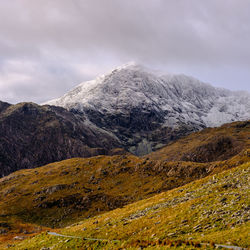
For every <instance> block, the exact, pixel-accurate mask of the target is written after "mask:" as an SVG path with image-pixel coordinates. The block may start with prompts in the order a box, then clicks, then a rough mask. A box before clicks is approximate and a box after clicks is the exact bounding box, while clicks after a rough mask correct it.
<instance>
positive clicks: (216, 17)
mask: <svg viewBox="0 0 250 250" xmlns="http://www.w3.org/2000/svg"><path fill="white" fill-rule="evenodd" d="M249 8H250V1H249V0H238V1H235V0H209V1H200V0H189V1H186V0H128V1H124V0H84V1H83V0H72V1H67V0H54V1H51V0H43V1H33V0H12V1H2V2H1V5H0V31H1V32H0V99H1V100H6V101H11V102H18V101H24V100H27V101H30V100H31V101H36V102H42V101H45V100H46V99H50V98H54V97H57V96H60V95H61V94H63V93H64V92H65V91H67V90H68V89H69V88H71V87H73V86H74V85H76V84H77V83H79V82H81V81H84V80H87V79H91V78H93V77H95V76H96V74H99V73H104V72H105V70H109V69H111V68H112V67H115V66H118V65H119V64H121V63H126V62H127V61H131V60H134V61H137V62H138V63H142V64H145V65H146V66H148V67H152V68H159V69H161V70H163V71H169V72H171V71H172V72H176V73H186V74H190V75H193V76H196V77H198V78H200V79H201V80H203V81H206V82H211V83H212V84H214V85H218V86H221V87H226V88H227V87H228V88H231V89H237V88H238V89H246V90H250V87H249V80H250V72H248V71H249V70H248V69H249V67H250V50H249V44H250V16H249V14H248V11H249ZM11 61H12V62H13V61H15V62H20V64H19V66H18V68H17V65H15V66H14V65H13V64H12V65H11V64H10V63H9V62H11ZM22 62H24V63H23V65H22ZM27 65H33V67H31V68H29V67H27ZM84 68H85V69H84ZM18 75H19V76H20V79H18ZM14 76H15V77H16V78H15V77H14ZM25 76H26V77H25ZM236 81H237V82H236ZM239 81H240V82H239Z"/></svg>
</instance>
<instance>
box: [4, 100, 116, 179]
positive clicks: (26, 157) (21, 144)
mask: <svg viewBox="0 0 250 250" xmlns="http://www.w3.org/2000/svg"><path fill="white" fill-rule="evenodd" d="M118 145H119V143H118V141H117V139H116V138H114V137H113V136H112V135H110V134H109V133H107V132H106V131H104V130H101V129H99V128H95V127H93V126H91V127H89V126H88V123H87V122H86V118H85V117H84V116H83V115H77V114H74V113H72V112H69V111H67V110H65V109H64V108H61V107H52V106H39V105H37V104H34V103H20V104H17V105H10V104H8V103H3V102H0V176H4V175H7V174H9V173H11V172H14V171H16V170H18V169H22V168H31V167H36V166H41V165H44V164H47V163H50V162H55V161H59V160H63V159H67V158H72V157H77V156H80V157H86V156H92V155H98V154H106V153H108V152H109V150H110V149H112V148H115V147H117V146H118Z"/></svg>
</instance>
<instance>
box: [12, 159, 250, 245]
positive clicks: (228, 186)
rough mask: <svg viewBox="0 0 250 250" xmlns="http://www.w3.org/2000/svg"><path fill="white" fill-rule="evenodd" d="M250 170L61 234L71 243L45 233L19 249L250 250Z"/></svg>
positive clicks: (244, 167)
mask: <svg viewBox="0 0 250 250" xmlns="http://www.w3.org/2000/svg"><path fill="white" fill-rule="evenodd" d="M249 170H250V164H249V163H247V164H243V165H241V166H239V167H237V168H234V169H231V170H227V171H225V172H222V173H220V174H216V175H214V176H209V177H206V178H204V179H201V180H198V181H194V182H192V183H190V184H187V185H185V186H183V187H180V188H177V189H174V190H170V191H167V192H164V193H161V194H159V195H156V196H154V197H152V198H149V199H145V200H142V201H139V202H137V203H133V204H130V205H127V206H125V207H123V208H121V209H116V210H113V211H111V212H108V213H104V214H102V215H99V216H96V217H94V218H90V219H85V220H83V221H81V222H79V223H77V224H75V225H72V226H70V227H67V228H65V229H62V230H57V231H56V232H57V233H59V234H62V235H66V236H71V238H68V237H66V238H63V237H60V236H56V235H49V234H48V233H42V234H40V235H38V236H35V237H33V238H31V239H27V240H24V241H22V242H21V243H19V244H17V245H16V246H14V247H13V249H26V248H27V247H28V248H29V249H42V247H44V249H45V248H46V247H47V248H46V249H48V247H49V249H52V248H53V249H55V248H57V249H72V248H88V247H90V248H95V249H103V248H105V249H119V248H130V247H132V248H138V247H141V248H150V247H151V248H150V249H152V247H159V246H162V247H163V246H165V247H169V246H172V248H177V247H179V248H181V247H182V248H188V249H189V248H190V249H194V248H195V249H196V248H199V247H201V246H202V245H201V244H205V243H207V244H208V246H209V247H210V248H214V246H215V245H214V244H215V243H216V244H222V245H234V246H241V247H249V246H250V244H249V241H248V240H249V238H248V233H249V229H250V224H249V220H250V214H249V206H250V200H249V188H250V186H249V183H250V182H249V179H248V178H249V174H250V172H249ZM74 237H76V238H74ZM93 239H104V240H101V241H98V240H93ZM105 239H106V240H105Z"/></svg>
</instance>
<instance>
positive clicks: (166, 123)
mask: <svg viewBox="0 0 250 250" xmlns="http://www.w3.org/2000/svg"><path fill="white" fill-rule="evenodd" d="M46 104H49V105H55V106H62V107H64V108H66V109H69V110H74V111H79V112H83V113H84V114H85V115H86V116H87V117H88V119H89V120H90V121H91V122H92V123H94V124H95V125H97V126H99V127H102V128H106V129H107V130H108V131H111V132H112V133H114V134H116V135H117V136H118V137H119V136H120V139H121V140H124V141H126V143H128V144H131V145H133V147H132V149H131V151H133V150H137V149H138V147H139V148H140V147H144V149H141V148H140V150H142V151H144V150H146V151H150V150H153V149H155V148H157V147H159V146H160V145H162V143H163V144H165V143H166V142H167V141H166V140H161V143H159V142H158V143H156V144H157V145H156V144H154V143H153V144H154V145H153V144H152V142H149V141H152V140H155V139H154V138H153V139H152V138H151V135H149V133H148V131H151V132H152V131H156V130H157V131H158V132H157V135H159V134H162V133H163V132H162V131H163V130H162V129H165V132H164V133H166V129H167V128H179V129H180V130H182V131H183V128H185V129H184V130H185V131H186V132H185V133H188V132H190V130H199V129H201V128H204V127H216V126H219V125H221V124H223V123H228V122H232V121H239V120H247V119H250V94H249V93H247V92H233V91H229V90H226V89H219V88H215V87H213V86H211V85H209V84H205V83H203V82H201V81H199V80H197V79H195V78H193V77H190V76H186V75H161V76H160V75H157V74H154V73H152V72H150V70H147V69H145V68H144V67H142V66H140V65H136V64H128V65H123V66H121V67H118V68H116V69H114V70H113V71H112V72H110V73H108V74H106V75H102V76H99V77H97V78H96V79H95V80H92V81H87V82H83V83H81V84H79V85H78V86H77V87H76V88H74V89H73V90H71V91H70V92H68V93H66V94H65V95H64V96H62V97H61V98H58V99H55V100H52V101H49V102H47V103H46ZM183 126H184V127H183ZM187 126H189V127H187ZM192 128H193V129H192ZM124 129H125V130H126V132H124ZM128 129H130V131H129V130H128ZM131 131H132V132H133V133H134V135H132V137H133V138H132V139H131V135H129V133H130V134H131ZM159 131H161V132H159ZM185 133H184V134H185ZM168 134H169V133H168ZM173 136H174V135H173V133H172V134H171V138H172V137H173ZM139 137H141V138H140V139H139ZM163 137H164V136H163ZM145 140H146V144H145ZM142 144H143V146H142ZM149 144H150V145H149ZM139 145H140V146H139ZM134 147H135V148H134ZM145 147H146V149H145ZM137 153H138V152H137ZM138 154H140V153H138Z"/></svg>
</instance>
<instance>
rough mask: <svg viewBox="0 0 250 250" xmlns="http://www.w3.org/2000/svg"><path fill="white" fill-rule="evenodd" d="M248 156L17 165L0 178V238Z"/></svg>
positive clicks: (98, 210)
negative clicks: (207, 160)
mask: <svg viewBox="0 0 250 250" xmlns="http://www.w3.org/2000/svg"><path fill="white" fill-rule="evenodd" d="M249 161H250V153H249V150H246V151H242V152H241V153H240V154H238V155H236V156H234V157H233V158H231V159H229V160H227V161H221V162H212V163H192V162H166V161H152V160H149V159H140V158H138V157H135V156H132V155H117V156H96V157H92V158H85V159H81V158H75V159H70V160H65V161H62V162H57V163H53V164H49V165H47V166H44V167H40V168H35V169H26V170H20V171H17V172H15V173H12V174H10V175H9V176H7V177H4V178H1V179H0V190H1V191H0V232H1V233H0V242H2V244H5V242H6V241H7V242H9V240H10V242H12V241H13V239H14V237H15V236H17V237H21V238H22V237H24V238H26V237H27V236H29V235H34V234H37V233H39V232H41V231H44V230H45V229H46V227H52V228H54V227H64V226H67V225H69V224H72V223H74V222H78V221H79V220H85V219H87V218H89V217H93V216H95V215H98V214H102V213H105V212H107V211H110V210H113V209H116V208H119V207H123V206H124V205H126V204H130V203H133V202H135V201H138V200H142V199H145V198H148V197H152V196H153V195H155V194H157V193H160V192H163V191H166V190H170V189H173V188H176V187H179V186H183V185H185V184H186V183H190V182H192V181H194V180H197V179H200V178H202V177H205V176H207V175H211V174H214V173H218V172H221V171H223V170H226V169H229V168H232V167H237V166H239V165H240V164H242V163H244V162H249ZM0 246H1V244H0Z"/></svg>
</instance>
